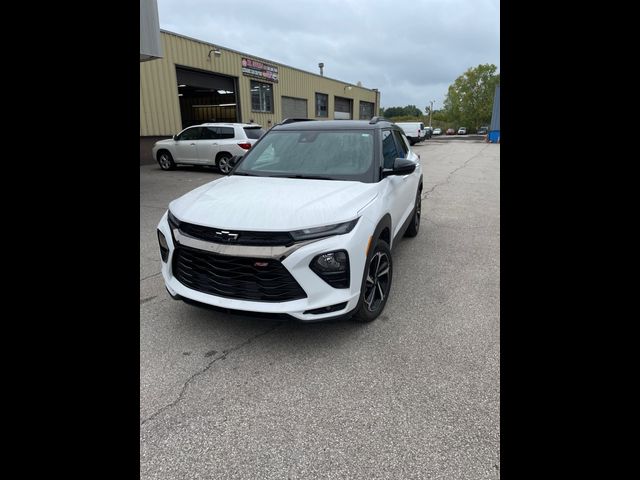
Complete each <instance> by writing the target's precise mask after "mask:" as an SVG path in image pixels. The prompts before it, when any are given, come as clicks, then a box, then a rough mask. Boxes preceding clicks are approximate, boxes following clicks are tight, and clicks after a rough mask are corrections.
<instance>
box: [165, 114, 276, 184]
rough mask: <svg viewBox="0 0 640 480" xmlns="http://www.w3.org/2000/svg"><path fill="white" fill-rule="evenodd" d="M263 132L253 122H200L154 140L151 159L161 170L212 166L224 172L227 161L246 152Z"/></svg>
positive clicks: (225, 172)
mask: <svg viewBox="0 0 640 480" xmlns="http://www.w3.org/2000/svg"><path fill="white" fill-rule="evenodd" d="M262 135H264V129H263V128H262V127H261V126H260V125H256V124H255V123H203V124H202V125H194V126H191V127H188V128H185V129H184V130H182V131H181V132H180V133H178V134H177V135H174V136H173V138H170V139H167V140H160V141H159V142H156V143H155V145H154V146H153V158H155V159H156V160H157V161H158V164H159V165H160V168H162V169H163V170H172V169H174V168H175V167H176V165H179V164H184V165H215V166H216V167H218V169H219V170H220V173H222V174H224V175H227V174H228V173H229V171H230V170H231V167H230V165H229V160H230V159H231V158H232V157H233V156H235V155H242V154H243V153H246V151H247V150H249V149H250V148H251V146H252V145H253V144H254V143H256V142H257V141H258V139H259V138H260V137H261V136H262Z"/></svg>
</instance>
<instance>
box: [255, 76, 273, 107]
mask: <svg viewBox="0 0 640 480" xmlns="http://www.w3.org/2000/svg"><path fill="white" fill-rule="evenodd" d="M251 110H252V111H254V112H266V113H273V89H272V85H271V84H270V83H262V82H256V81H254V80H251Z"/></svg>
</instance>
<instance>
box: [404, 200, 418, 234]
mask: <svg viewBox="0 0 640 480" xmlns="http://www.w3.org/2000/svg"><path fill="white" fill-rule="evenodd" d="M421 213H422V197H421V196H420V190H418V194H417V195H416V205H415V207H413V218H412V219H411V223H410V224H409V226H408V227H407V230H406V231H405V232H404V236H405V237H415V236H416V235H418V232H419V231H420V214H421Z"/></svg>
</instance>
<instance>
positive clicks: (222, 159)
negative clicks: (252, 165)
mask: <svg viewBox="0 0 640 480" xmlns="http://www.w3.org/2000/svg"><path fill="white" fill-rule="evenodd" d="M229 160H231V155H229V154H228V153H223V154H221V155H219V156H218V158H217V159H216V167H218V170H219V171H220V173H221V174H223V175H229V172H230V171H231V168H232V167H231V165H229Z"/></svg>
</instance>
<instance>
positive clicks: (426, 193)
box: [420, 145, 489, 200]
mask: <svg viewBox="0 0 640 480" xmlns="http://www.w3.org/2000/svg"><path fill="white" fill-rule="evenodd" d="M488 147H489V145H485V147H484V148H483V149H482V150H480V151H479V152H478V153H476V154H475V155H474V156H473V157H471V158H469V159H468V160H466V161H465V162H464V163H463V164H462V165H461V166H459V167H458V168H456V169H455V170H453V171H452V172H450V173H449V174H448V175H447V178H446V180H445V181H444V182H441V183H436V184H435V185H434V186H433V187H431V188H430V189H429V190H427V191H426V192H425V193H423V194H422V195H420V198H422V200H424V199H426V198H427V196H428V195H429V194H430V193H432V192H433V191H434V190H435V189H436V188H438V187H440V186H442V185H445V184H447V183H449V180H451V177H452V176H453V174H454V173H456V172H457V171H459V170H462V169H463V168H464V167H466V166H467V164H468V163H469V162H470V161H471V160H473V159H474V158H476V157H477V156H479V155H480V154H481V153H482V152H484V151H485V150H486V149H487V148H488Z"/></svg>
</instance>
